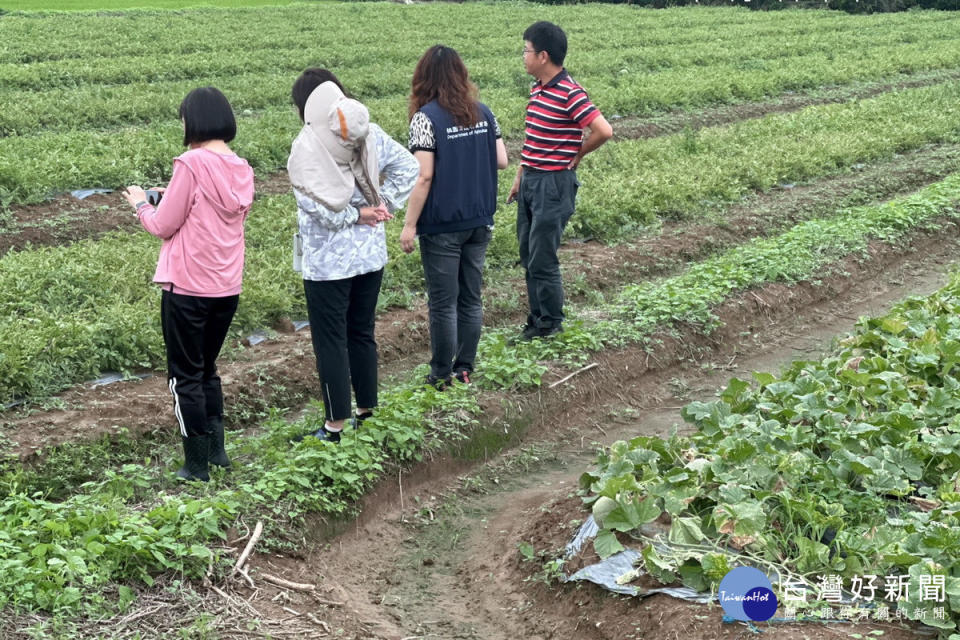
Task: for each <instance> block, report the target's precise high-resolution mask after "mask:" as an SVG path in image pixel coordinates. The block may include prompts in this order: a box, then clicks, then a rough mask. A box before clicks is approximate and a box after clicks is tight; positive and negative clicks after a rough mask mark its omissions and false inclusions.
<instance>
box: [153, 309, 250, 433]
mask: <svg viewBox="0 0 960 640" xmlns="http://www.w3.org/2000/svg"><path fill="white" fill-rule="evenodd" d="M239 298H240V296H227V297H224V298H203V297H200V296H187V295H181V294H178V293H171V292H170V291H164V292H163V297H162V299H161V301H160V323H161V326H162V328H163V340H164V342H165V343H166V346H167V380H168V383H169V385H170V393H171V394H172V395H173V407H174V409H173V411H174V414H175V415H176V417H177V424H178V425H179V427H180V435H182V436H183V437H185V438H188V437H191V436H200V435H204V434H205V433H207V422H208V419H209V418H213V417H217V416H222V415H223V391H222V390H221V388H220V376H219V375H218V374H217V355H219V353H220V348H221V347H222V346H223V341H224V340H225V339H226V337H227V330H228V329H229V328H230V321H231V320H233V314H234V313H236V311H237V301H238V300H239Z"/></svg>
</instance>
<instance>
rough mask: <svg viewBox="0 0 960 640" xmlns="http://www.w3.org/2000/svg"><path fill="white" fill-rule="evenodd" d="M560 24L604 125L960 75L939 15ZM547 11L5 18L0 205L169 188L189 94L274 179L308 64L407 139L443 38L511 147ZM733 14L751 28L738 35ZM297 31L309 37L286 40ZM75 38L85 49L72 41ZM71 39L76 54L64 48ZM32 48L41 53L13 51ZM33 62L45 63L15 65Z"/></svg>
mask: <svg viewBox="0 0 960 640" xmlns="http://www.w3.org/2000/svg"><path fill="white" fill-rule="evenodd" d="M452 11H456V12H457V17H456V20H452V14H451V12H452ZM551 11H552V12H553V11H555V12H556V16H553V19H555V20H557V21H559V22H561V23H564V21H565V19H566V18H567V14H568V13H569V24H568V26H569V29H568V30H569V31H570V37H571V42H572V46H571V54H570V59H569V61H568V63H569V65H570V67H571V69H572V71H573V72H574V74H575V77H576V78H578V79H579V80H580V81H582V82H583V83H584V84H585V85H586V86H587V88H588V89H589V91H590V93H591V96H592V97H593V99H594V100H595V101H596V103H597V104H598V105H599V106H600V107H601V108H602V109H603V110H604V112H605V113H606V114H607V115H608V116H611V117H612V116H614V115H632V114H651V113H656V112H660V111H664V110H669V109H676V108H697V107H703V106H706V105H710V104H718V103H733V102H739V101H746V100H759V99H763V98H765V97H770V96H775V95H780V94H782V93H783V92H785V91H796V90H811V89H816V88H818V87H823V86H828V85H836V84H850V83H857V82H878V81H884V80H891V81H896V80H897V79H900V78H903V75H902V74H915V73H926V74H934V75H935V74H936V73H937V72H942V73H944V74H947V73H949V72H952V71H953V70H955V69H957V68H960V39H958V38H957V36H956V34H957V33H958V31H957V29H956V21H955V19H954V18H952V17H949V16H948V17H943V16H941V15H939V14H938V15H937V19H936V20H934V19H932V17H931V16H928V15H926V14H918V15H917V16H913V17H914V20H913V22H910V21H904V20H903V18H902V17H900V16H896V15H890V16H883V17H881V18H876V19H874V18H866V17H849V16H837V15H833V16H829V18H830V19H829V20H828V19H824V18H823V17H822V16H814V15H812V14H813V12H783V13H780V14H768V15H764V16H760V17H758V16H757V15H756V14H753V13H749V12H739V11H735V12H727V11H724V10H722V9H721V10H715V9H710V10H696V9H680V10H677V11H675V12H674V11H668V12H661V13H657V14H656V16H657V18H656V20H653V19H651V15H652V14H650V13H645V12H642V11H637V10H636V9H634V8H630V7H577V8H575V9H574V8H567V7H559V8H556V9H551ZM574 11H575V12H576V13H574ZM581 12H585V13H586V14H588V15H589V22H590V25H591V28H590V29H586V28H584V27H583V26H581V24H582V21H583V18H582V17H581V16H580V13H581ZM538 14H539V10H538V9H536V8H532V7H530V6H528V5H525V4H524V5H510V4H503V5H497V8H496V10H493V9H491V8H490V6H488V5H469V6H457V7H456V8H454V7H450V6H446V7H445V6H437V5H432V6H417V7H399V6H396V5H392V4H391V5H386V6H384V5H380V4H363V5H357V4H348V5H329V4H324V5H323V6H297V7H277V8H270V9H251V10H241V11H238V12H224V11H219V10H197V11H186V12H147V13H140V12H131V13H118V14H115V15H110V16H104V15H98V14H91V15H80V16H77V15H70V16H65V15H49V16H46V15H44V16H38V15H32V14H31V15H24V16H5V17H4V20H3V21H0V60H9V61H8V62H0V85H2V86H3V88H2V89H0V98H2V101H3V103H4V105H5V108H4V109H3V113H0V136H3V135H5V136H6V137H3V138H0V203H6V204H9V203H14V202H18V203H23V202H36V201H39V200H42V199H44V198H48V197H50V196H51V195H53V194H55V193H57V192H60V191H64V190H68V189H74V188H80V187H86V186H109V187H117V186H120V185H123V184H127V183H129V182H131V181H135V180H140V179H144V178H150V179H152V180H154V181H157V180H159V179H162V178H163V177H164V176H165V175H167V174H168V166H169V162H168V158H169V156H170V151H171V150H173V149H175V148H176V146H177V140H178V139H179V137H180V136H179V126H178V124H177V122H176V116H175V114H176V107H177V104H178V103H179V101H180V99H181V98H182V96H183V95H184V94H185V93H186V92H187V91H188V90H189V89H190V88H192V87H193V86H195V85H196V84H209V83H213V84H216V85H218V86H220V87H221V88H222V89H224V90H225V92H226V93H227V95H228V96H229V97H230V98H231V100H232V101H233V103H234V105H235V106H236V108H237V111H238V113H239V114H240V116H241V117H240V134H239V138H238V145H239V146H240V147H241V148H242V149H243V150H244V151H245V152H246V154H247V155H248V156H249V157H250V158H251V160H253V161H254V162H255V164H256V165H257V167H258V169H260V170H261V171H270V172H272V171H274V170H276V169H278V168H280V167H282V166H283V155H284V153H285V150H286V147H287V145H288V143H289V140H290V139H291V137H292V135H293V132H294V131H295V129H296V124H297V123H296V122H295V119H294V118H293V117H292V116H291V115H290V111H291V108H290V106H289V86H290V84H291V83H292V80H293V78H294V77H295V76H296V73H297V72H298V71H299V70H300V69H302V68H304V67H306V66H310V65H321V66H329V67H330V68H332V69H334V70H335V71H337V73H338V74H340V76H341V79H342V80H343V81H344V83H345V84H346V85H347V87H348V88H350V89H351V90H352V91H353V92H354V93H355V94H356V95H357V96H358V97H360V98H361V99H363V100H364V101H366V102H368V103H370V105H371V108H372V109H373V110H374V112H375V115H376V116H377V117H378V119H379V120H380V121H381V123H382V124H383V125H384V126H385V127H386V128H387V130H388V131H389V132H390V133H392V134H394V135H397V136H398V137H400V138H401V139H402V138H404V137H405V129H406V94H407V92H408V89H409V77H410V74H411V73H412V69H413V66H414V64H415V62H416V60H417V58H418V57H419V55H420V54H421V53H422V51H423V50H424V49H425V48H426V47H427V46H429V45H430V44H433V42H434V40H435V38H436V36H435V34H437V33H444V34H445V40H446V42H448V43H449V44H451V45H454V46H456V47H458V48H459V49H460V50H461V52H462V53H463V55H464V57H465V59H466V60H467V63H468V65H469V66H470V68H471V70H472V72H473V76H474V78H475V80H476V82H477V83H478V84H479V86H480V87H481V89H482V95H483V98H484V100H485V101H486V102H487V103H488V104H489V105H490V106H491V107H492V108H493V110H494V112H495V113H497V114H498V116H499V118H500V120H501V124H502V126H503V127H504V130H505V131H506V132H507V134H508V135H511V134H514V133H516V132H518V131H519V130H520V129H521V127H522V123H523V118H522V114H523V106H524V103H525V99H526V91H527V88H528V86H529V81H530V80H529V77H528V76H527V75H526V74H525V73H524V71H523V68H522V64H521V60H520V57H519V54H518V51H519V45H518V44H517V43H518V42H519V39H520V35H519V33H520V32H521V31H522V29H523V26H524V25H526V24H527V23H528V22H532V21H533V20H534V19H536V18H537V17H541V16H539V15H538ZM574 15H576V16H577V19H576V20H574ZM731 15H735V16H742V17H743V21H742V23H738V22H737V21H736V20H733V19H732V18H731ZM292 16H296V19H294V18H293V17H292ZM144 21H149V22H150V23H151V25H153V28H155V29H156V32H157V33H158V34H159V35H158V36H157V37H156V38H155V40H156V44H157V47H156V49H155V48H154V47H153V46H149V47H145V46H144V45H143V44H142V43H140V42H139V41H138V44H137V46H136V47H130V46H129V45H127V44H124V45H123V46H122V47H119V48H118V49H117V50H116V51H114V50H112V49H110V48H109V47H108V48H106V49H98V48H97V47H99V46H101V45H102V46H104V47H107V46H108V45H107V43H110V46H113V45H114V44H116V43H118V42H123V43H126V42H127V41H128V40H129V38H128V37H126V36H127V34H129V33H130V32H131V30H136V29H137V25H138V24H140V23H142V22H144ZM454 22H456V23H457V25H456V26H451V25H452V24H453V23H454ZM294 23H296V24H300V25H302V26H301V27H300V28H298V29H291V28H290V26H289V25H290V24H294ZM214 24H216V25H217V27H216V28H218V29H223V28H227V27H228V26H229V28H230V31H231V32H232V33H236V34H243V35H242V37H240V36H238V37H236V38H235V39H234V42H235V43H236V44H235V45H228V46H227V47H226V48H222V49H220V50H218V51H217V52H216V53H213V52H212V51H211V49H210V46H211V45H210V44H209V39H207V38H205V37H202V36H201V35H200V34H205V33H208V32H209V31H210V29H211V28H213V27H212V26H211V25H214ZM359 25H365V27H364V28H370V29H372V30H374V31H377V29H376V28H374V27H375V26H376V25H381V27H379V28H380V30H381V31H383V32H392V30H399V32H402V33H403V34H404V37H402V38H398V39H396V41H395V42H393V43H391V47H388V48H386V49H384V48H383V47H382V46H381V43H380V42H379V41H377V40H375V39H369V38H364V37H363V35H362V34H361V33H359V32H357V33H356V34H353V32H352V31H351V30H352V29H359V28H360V27H359ZM445 25H446V26H445ZM81 32H82V33H84V34H85V36H86V34H93V37H82V38H80V37H79V35H78V34H79V33H81ZM638 33H639V34H641V35H640V37H639V38H638V37H636V36H637V34H638ZM344 34H352V35H350V36H349V37H348V39H351V41H354V42H355V43H356V44H355V46H352V47H350V48H347V49H344V48H343V47H342V46H339V42H340V40H339V39H340V38H342V37H345V36H344ZM77 38H79V42H75V43H72V44H70V45H69V46H68V45H61V44H60V42H61V41H63V40H70V39H77ZM27 39H29V41H30V42H31V43H38V42H39V43H41V44H40V48H39V49H38V48H37V46H35V45H34V44H31V45H29V46H27V45H24V46H22V47H21V46H19V45H18V43H21V42H25V41H26V40H27ZM152 44H153V41H151V45H152ZM218 46H219V43H218ZM230 46H235V47H237V48H236V49H230V48H229V47H230ZM43 47H49V50H50V56H49V57H48V58H43V57H42V56H41V55H40V52H42V51H43V50H44V49H43ZM64 47H66V49H64ZM24 51H30V52H33V53H31V55H34V56H35V57H36V59H33V58H31V59H29V60H23V59H22V56H23V55H25V54H24ZM58 55H59V56H61V57H60V58H57V57H56V56H58ZM511 61H512V62H511Z"/></svg>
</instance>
